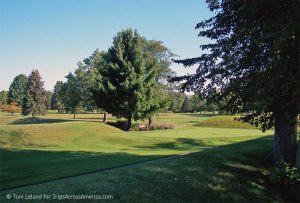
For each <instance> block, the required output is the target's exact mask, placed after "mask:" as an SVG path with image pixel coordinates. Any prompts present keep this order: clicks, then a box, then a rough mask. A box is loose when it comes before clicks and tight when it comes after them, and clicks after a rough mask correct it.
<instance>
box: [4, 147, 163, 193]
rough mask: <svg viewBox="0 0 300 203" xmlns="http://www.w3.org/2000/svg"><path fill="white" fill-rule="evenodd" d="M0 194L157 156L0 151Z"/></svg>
mask: <svg viewBox="0 0 300 203" xmlns="http://www.w3.org/2000/svg"><path fill="white" fill-rule="evenodd" d="M0 155H1V157H0V159H1V160H5V164H4V165H2V166H1V186H0V190H2V189H8V188H11V187H16V186H22V185H28V184H33V183H39V182H44V181H48V180H55V179H59V178H64V177H69V176H76V175H80V174H83V173H90V172H94V171H97V170H99V169H104V168H113V167H116V166H122V165H128V164H132V163H136V162H140V161H144V160H149V159H154V158H158V157H159V156H157V155H156V156H155V155H153V156H151V155H148V156H146V155H145V156H143V155H134V154H127V153H101V152H93V153H92V152H80V151H77V152H72V151H39V150H20V151H17V150H5V149H1V150H0Z"/></svg>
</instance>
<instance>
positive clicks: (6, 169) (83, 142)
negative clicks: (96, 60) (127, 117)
mask: <svg viewBox="0 0 300 203" xmlns="http://www.w3.org/2000/svg"><path fill="white" fill-rule="evenodd" d="M71 118H72V115H67V114H49V115H47V116H45V117H41V118H38V119H30V118H25V119H24V118H23V117H21V116H19V115H16V116H9V115H7V114H3V113H2V114H0V150H1V151H0V156H1V157H0V160H1V173H0V183H1V190H4V189H9V188H15V187H18V186H22V185H28V184H35V183H39V182H44V181H49V180H57V179H60V178H63V177H70V176H76V175H80V174H85V173H89V172H94V171H98V170H101V169H107V168H113V167H117V166H126V165H129V164H132V163H137V162H143V161H146V160H151V159H157V158H160V157H164V156H168V155H174V154H185V153H188V152H194V153H193V154H188V155H184V156H180V157H178V158H170V159H168V160H166V161H159V162H157V163H147V164H142V165H138V166H130V169H129V170H125V169H115V170H113V171H112V172H111V173H110V172H105V173H99V174H98V175H97V174H95V175H88V176H86V177H85V176H80V177H79V178H74V179H70V180H69V179H68V180H60V181H55V182H52V183H44V184H42V185H38V186H31V187H26V188H25V189H24V188H20V189H13V190H10V192H21V193H22V192H25V193H26V192H31V193H41V192H47V193H49V192H50V193H52V192H59V193H62V192H63V193H70V194H74V193H79V192H80V193H84V194H92V193H98V192H99V191H101V192H102V194H103V192H109V193H113V194H114V197H115V198H114V200H117V201H118V200H120V201H122V200H124V201H129V202H130V201H133V200H134V199H130V198H129V196H135V195H138V194H141V198H142V199H141V200H145V201H147V200H151V201H152V200H158V201H162V200H163V198H164V196H166V197H168V198H169V199H170V198H171V199H170V200H174V201H175V200H176V201H177V200H178V201H179V200H183V199H182V198H184V196H185V195H187V194H188V193H191V196H190V200H201V199H203V200H205V198H206V197H205V195H206V192H208V191H210V192H212V193H211V194H210V195H213V194H215V193H217V192H221V193H224V195H225V192H226V191H231V192H233V191H234V190H235V188H236V189H238V188H239V187H240V186H241V184H242V182H243V181H245V182H247V181H250V182H251V181H254V182H253V184H254V185H249V187H250V186H251V187H250V188H248V187H246V188H245V191H242V192H241V193H239V192H238V191H236V192H235V194H236V195H237V196H238V197H237V198H236V200H237V201H238V200H243V199H241V198H246V197H247V195H251V194H252V193H253V194H254V193H256V195H255V197H256V196H258V194H260V195H261V197H260V198H262V199H269V198H271V199H272V198H273V195H270V194H267V193H268V190H267V189H266V187H265V186H263V185H259V186H257V187H256V186H255V184H260V183H256V182H255V181H256V178H258V179H259V180H260V179H261V178H262V177H261V175H265V174H266V173H267V169H266V168H265V167H264V166H263V165H262V164H261V163H262V162H263V161H262V160H263V158H264V157H265V156H266V155H267V154H268V152H269V150H270V148H271V143H272V139H271V137H270V135H271V134H272V132H270V131H269V132H267V133H264V134H263V133H261V132H260V131H258V130H256V129H230V128H220V126H218V128H212V127H199V123H201V122H204V121H205V120H206V119H210V118H212V117H211V115H194V114H188V115H185V114H162V115H160V116H158V117H156V119H155V120H156V122H161V123H173V124H175V126H176V128H175V129H172V130H162V131H143V132H140V131H138V132H124V131H121V130H119V129H117V128H114V127H112V126H108V125H105V124H103V123H101V115H99V114H94V115H92V114H80V115H77V119H76V120H73V119H71ZM111 119H114V118H111ZM252 159H253V160H255V159H256V160H257V161H253V160H252ZM248 160H249V161H250V163H247V162H248ZM251 160H252V161H251ZM231 163H234V164H236V165H234V166H231V165H230V167H233V169H234V167H237V171H235V170H232V171H231V170H230V171H226V168H225V169H224V170H225V171H223V169H222V167H223V165H224V164H225V165H228V164H231ZM152 164H154V165H152ZM226 167H227V168H228V166H226ZM238 168H241V169H242V170H244V171H245V173H240V172H239V169H238ZM124 170H125V171H124ZM247 171H250V172H249V174H248V172H247ZM251 171H254V172H253V174H255V173H258V174H260V173H261V175H258V177H254V176H253V174H252V172H251ZM103 175H104V176H103ZM153 177H155V178H153ZM213 177H215V178H213ZM100 179H101V181H99V180H100ZM223 179H224V180H223ZM178 180H179V182H177V181H178ZM233 180H235V181H238V182H236V183H235V184H237V185H232V184H231V181H233ZM70 181H71V182H70ZM174 181H175V182H174ZM247 184H249V183H247ZM251 184H252V183H251ZM172 185H173V186H174V188H173V187H171V186H172ZM229 186H230V187H231V188H228V187H229ZM120 187H122V188H120ZM123 187H124V188H123ZM160 187H164V188H167V189H166V190H165V189H160V190H159V188H160ZM170 187H171V188H170ZM178 187H179V188H178ZM223 187H224V188H223ZM155 188H157V189H155ZM180 188H181V189H180ZM248 189H249V190H251V191H248ZM158 190H159V191H158ZM177 190H179V192H178V191H177ZM189 190H191V191H192V190H193V192H191V191H189ZM239 190H241V189H239ZM246 190H247V191H246ZM97 191H98V192H97ZM196 191H198V192H197V193H196ZM182 192H183V193H182ZM199 192H200V193H199ZM4 193H5V192H3V193H2V194H4ZM126 193H130V195H129V196H128V195H126ZM177 193H178V195H175V196H174V194H177ZM179 193H180V194H181V193H182V194H183V196H182V198H181V197H180V195H179ZM122 194H123V195H122ZM156 194H157V195H156ZM201 194H202V195H201ZM253 194H252V195H253ZM172 195H173V196H172ZM197 195H199V196H197ZM196 196H197V198H196ZM230 197H232V195H229V196H228V198H230ZM253 197H254V196H253ZM143 198H144V199H143ZM160 198H162V199H160ZM172 198H173V199H172ZM174 198H176V199H174ZM215 198H216V197H215ZM218 198H220V199H218ZM218 198H217V199H215V200H228V199H226V198H227V197H226V198H225V196H224V197H222V196H220V197H218ZM224 198H225V199H224ZM249 198H250V197H249ZM251 198H252V197H251ZM276 198H277V197H276ZM207 200H209V199H207ZM244 200H246V199H244Z"/></svg>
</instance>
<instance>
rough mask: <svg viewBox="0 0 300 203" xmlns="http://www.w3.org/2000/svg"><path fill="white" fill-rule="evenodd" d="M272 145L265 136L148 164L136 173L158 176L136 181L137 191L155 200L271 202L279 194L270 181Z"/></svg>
mask: <svg viewBox="0 0 300 203" xmlns="http://www.w3.org/2000/svg"><path fill="white" fill-rule="evenodd" d="M271 146H272V137H271V136H270V137H262V138H258V139H255V140H249V141H243V142H238V143H234V144H229V145H224V146H220V147H214V148H209V149H204V150H202V151H200V152H196V153H191V154H187V155H183V156H179V157H177V158H176V159H173V160H172V159H170V160H168V161H166V162H164V163H160V164H151V165H150V164H147V165H145V166H144V167H140V169H139V170H138V171H135V174H136V176H137V177H138V178H139V179H140V180H143V178H145V177H157V178H155V180H153V181H149V182H147V184H141V183H139V182H136V183H135V184H136V185H142V187H141V188H139V189H138V191H137V193H138V194H139V198H140V200H143V199H146V198H148V199H149V198H150V199H151V200H153V201H154V202H156V201H158V202H159V201H161V200H162V199H159V198H162V197H163V198H165V199H175V200H176V202H272V201H274V200H277V198H278V194H276V192H275V191H272V189H271V188H270V185H269V182H268V170H269V168H270V165H271V164H270V161H269V160H268V158H267V157H268V156H269V154H270V152H271ZM126 175H127V174H126ZM133 175H134V174H133ZM131 179H132V178H131ZM157 185H163V186H164V190H161V189H160V188H159V187H157ZM127 187H128V191H130V190H133V188H132V186H131V187H130V186H127ZM146 193H147V194H146ZM148 194H152V196H151V197H149V195H148ZM120 201H124V202H126V199H121V200H120Z"/></svg>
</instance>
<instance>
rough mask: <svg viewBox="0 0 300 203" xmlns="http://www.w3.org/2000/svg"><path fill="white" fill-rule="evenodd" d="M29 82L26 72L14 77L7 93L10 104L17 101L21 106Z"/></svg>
mask: <svg viewBox="0 0 300 203" xmlns="http://www.w3.org/2000/svg"><path fill="white" fill-rule="evenodd" d="M27 83H28V78H27V76H26V75H24V74H20V75H17V76H16V77H15V78H14V80H13V81H12V83H11V84H10V86H9V90H8V93H7V103H8V104H10V103H12V102H15V103H17V105H19V106H21V105H22V102H23V98H24V97H25V95H26V88H27Z"/></svg>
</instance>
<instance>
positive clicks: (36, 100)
mask: <svg viewBox="0 0 300 203" xmlns="http://www.w3.org/2000/svg"><path fill="white" fill-rule="evenodd" d="M45 100H46V97H45V89H44V82H43V81H42V78H41V76H40V73H39V71H38V70H37V69H34V70H33V71H32V72H31V74H30V75H29V77H28V83H27V88H26V96H25V97H24V98H23V101H22V108H24V110H22V115H24V116H27V115H29V114H30V113H31V114H32V116H33V117H35V116H37V115H45V114H46V112H47V109H46V106H45Z"/></svg>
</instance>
